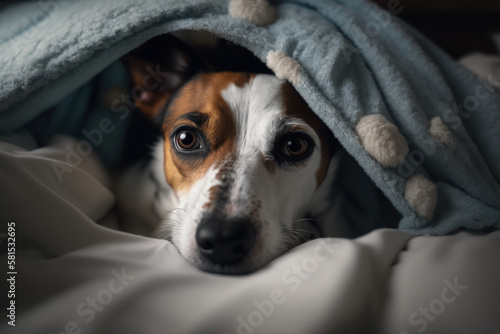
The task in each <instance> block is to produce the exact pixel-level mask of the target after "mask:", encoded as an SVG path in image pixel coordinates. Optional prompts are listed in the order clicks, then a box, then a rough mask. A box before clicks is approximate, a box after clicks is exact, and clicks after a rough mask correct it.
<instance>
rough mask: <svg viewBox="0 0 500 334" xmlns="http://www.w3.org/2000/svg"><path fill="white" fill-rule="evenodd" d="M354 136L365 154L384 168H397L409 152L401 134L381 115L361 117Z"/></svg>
mask: <svg viewBox="0 0 500 334" xmlns="http://www.w3.org/2000/svg"><path fill="white" fill-rule="evenodd" d="M356 134H357V135H358V137H359V139H360V141H361V144H362V145H363V146H364V148H365V150H366V152H368V154H370V156H371V157H372V158H374V159H375V160H377V161H378V162H379V163H380V164H381V165H382V166H384V167H397V166H398V165H399V164H400V163H401V162H403V160H404V158H405V157H406V155H407V154H408V152H409V148H408V144H407V143H406V140H405V138H404V137H403V135H402V134H401V132H399V130H398V128H397V127H396V126H395V125H394V124H392V123H391V122H389V120H388V119H387V118H385V116H383V115H380V114H375V115H367V116H363V117H362V118H361V119H360V120H359V122H358V124H357V125H356Z"/></svg>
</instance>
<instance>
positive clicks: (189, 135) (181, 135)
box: [174, 129, 202, 151]
mask: <svg viewBox="0 0 500 334" xmlns="http://www.w3.org/2000/svg"><path fill="white" fill-rule="evenodd" d="M174 140H175V146H176V148H177V150H178V151H192V150H199V149H201V148H202V146H201V141H200V140H199V137H198V134H197V133H196V131H195V130H192V129H180V130H179V131H177V132H176V134H175V135H174Z"/></svg>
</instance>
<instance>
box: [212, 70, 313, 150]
mask: <svg viewBox="0 0 500 334" xmlns="http://www.w3.org/2000/svg"><path fill="white" fill-rule="evenodd" d="M284 83H285V80H283V79H279V78H277V77H276V76H274V75H268V74H259V75H257V76H255V77H254V78H253V79H252V80H250V81H249V82H248V83H247V84H246V85H244V86H243V87H238V86H236V85H234V84H231V85H229V86H228V87H227V88H226V89H224V91H222V94H221V95H222V97H223V98H224V100H225V101H226V103H227V104H228V106H229V108H230V109H231V112H232V114H233V116H234V119H235V123H236V133H237V146H238V148H237V149H238V153H239V154H240V155H245V154H246V153H250V152H255V151H256V148H258V151H260V152H268V151H269V150H270V148H271V145H273V143H274V140H275V139H276V134H277V133H278V131H279V125H280V124H281V123H282V122H283V123H284V124H287V125H289V126H291V125H301V126H302V127H303V128H305V129H308V133H309V134H310V135H312V136H313V137H314V139H315V140H316V141H317V140H318V138H317V136H316V134H315V132H314V131H313V130H312V129H311V128H310V127H309V125H308V124H307V123H306V122H304V121H303V120H301V119H298V118H290V119H286V120H285V119H284V114H285V103H284V101H283V95H282V85H283V84H284Z"/></svg>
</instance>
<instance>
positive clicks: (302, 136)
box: [274, 132, 314, 165]
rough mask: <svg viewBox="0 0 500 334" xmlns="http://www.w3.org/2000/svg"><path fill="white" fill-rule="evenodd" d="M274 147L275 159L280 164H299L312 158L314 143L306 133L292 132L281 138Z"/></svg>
mask: <svg viewBox="0 0 500 334" xmlns="http://www.w3.org/2000/svg"><path fill="white" fill-rule="evenodd" d="M274 147H275V149H274V157H275V159H276V161H277V162H278V163H281V164H284V165H289V164H297V163H300V162H302V161H304V160H306V159H307V158H309V157H310V156H311V154H312V152H313V149H314V141H313V139H312V138H311V137H310V136H309V135H308V134H306V133H304V132H292V133H288V134H285V135H283V136H281V137H279V138H278V139H277V141H276V144H275V146H274Z"/></svg>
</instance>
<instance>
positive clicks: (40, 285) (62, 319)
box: [0, 133, 500, 334]
mask: <svg viewBox="0 0 500 334" xmlns="http://www.w3.org/2000/svg"><path fill="white" fill-rule="evenodd" d="M3 140H5V141H8V142H10V143H7V142H2V143H0V198H1V200H0V221H1V223H2V224H5V225H4V226H6V224H7V222H11V221H12V222H15V226H16V268H15V269H16V271H17V275H16V281H15V287H16V293H15V295H16V296H15V303H16V304H15V305H16V318H15V325H16V326H15V327H12V326H10V325H9V324H7V321H10V319H9V318H5V317H3V319H2V325H1V326H0V332H1V333H23V334H28V333H53V334H55V333H105V334H113V333H120V334H127V333H134V334H149V333H168V334H176V333H202V334H209V333H219V334H224V333H228V334H233V333H273V334H276V333H278V334H280V333H290V334H291V333H341V334H345V333H377V332H380V333H396V334H402V333H484V334H486V333H497V334H498V333H500V232H498V231H497V232H493V233H490V234H487V235H483V236H474V235H471V234H468V233H460V234H457V235H454V236H448V237H429V236H419V237H415V236H411V235H408V234H405V233H402V232H399V231H396V230H389V229H383V230H377V231H374V232H372V233H370V234H368V235H366V236H363V237H361V238H358V239H355V240H348V239H340V238H338V239H321V240H315V241H311V242H308V243H307V244H304V245H302V246H300V247H298V248H296V249H294V250H292V251H291V252H289V253H287V254H285V255H284V256H282V257H280V258H278V259H276V260H275V261H273V262H272V263H270V264H269V265H268V266H267V267H265V268H263V269H262V270H260V271H258V272H256V273H254V274H251V275H245V276H221V275H214V274H207V273H203V272H200V271H198V270H196V269H194V268H193V267H191V266H190V265H189V264H187V263H186V262H185V261H184V260H183V259H182V257H181V256H180V255H179V254H178V253H177V251H176V249H175V248H174V246H173V245H172V244H170V243H169V242H167V241H164V240H156V239H149V238H145V237H140V236H135V235H130V234H126V233H123V232H119V231H115V230H111V229H108V228H106V227H103V226H100V225H98V224H96V223H95V222H97V221H99V222H106V223H107V224H112V223H113V216H112V213H111V212H112V207H113V203H114V196H113V194H112V192H111V191H110V190H109V185H110V182H109V176H108V175H107V174H106V171H105V170H104V168H103V167H102V166H101V165H100V163H99V162H98V161H97V160H96V159H95V158H94V157H93V156H88V157H85V158H84V159H83V160H82V162H81V163H80V164H79V165H78V166H77V167H71V172H69V170H68V171H67V172H65V173H63V174H62V175H63V178H62V182H60V179H59V178H58V176H57V173H56V172H54V164H56V166H58V167H59V168H63V170H66V169H64V167H62V165H58V164H60V163H63V164H64V163H65V162H64V161H66V159H67V158H68V146H67V145H70V147H74V145H75V142H74V141H73V140H71V139H69V138H66V137H59V138H56V139H55V141H54V142H53V143H52V145H51V146H50V147H45V148H35V147H34V144H33V141H32V140H30V137H29V135H28V134H27V133H21V134H16V135H15V136H14V135H13V136H10V138H5V139H3ZM22 147H24V148H22ZM70 159H71V158H70ZM77 160H78V159H74V160H72V161H73V162H76V161H77ZM60 171H61V169H59V172H60ZM60 176H61V174H60ZM4 230H6V227H5V228H4ZM1 261H2V267H3V268H6V263H7V255H6V254H3V255H2V259H1ZM2 284H3V285H2V294H3V295H6V292H7V290H8V287H9V286H8V285H6V281H5V280H4V281H3V282H2Z"/></svg>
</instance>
